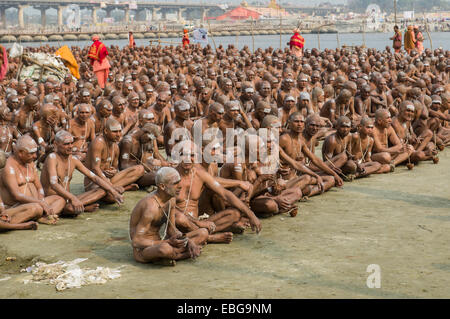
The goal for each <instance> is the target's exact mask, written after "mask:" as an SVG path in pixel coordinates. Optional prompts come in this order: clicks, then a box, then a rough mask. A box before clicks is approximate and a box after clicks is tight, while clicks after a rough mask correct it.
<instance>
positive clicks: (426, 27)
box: [423, 12, 433, 51]
mask: <svg viewBox="0 0 450 319" xmlns="http://www.w3.org/2000/svg"><path fill="white" fill-rule="evenodd" d="M423 21H424V22H425V31H426V32H427V35H428V39H430V48H431V51H433V40H432V39H431V34H430V31H429V30H428V21H427V20H426V18H425V12H423Z"/></svg>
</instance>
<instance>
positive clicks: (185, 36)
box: [182, 29, 190, 49]
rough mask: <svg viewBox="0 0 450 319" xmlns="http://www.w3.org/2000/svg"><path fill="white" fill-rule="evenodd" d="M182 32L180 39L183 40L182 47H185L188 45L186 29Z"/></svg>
mask: <svg viewBox="0 0 450 319" xmlns="http://www.w3.org/2000/svg"><path fill="white" fill-rule="evenodd" d="M183 32H184V35H183V40H182V41H183V49H185V48H186V47H188V46H189V43H190V41H189V34H188V30H186V29H184V30H183Z"/></svg>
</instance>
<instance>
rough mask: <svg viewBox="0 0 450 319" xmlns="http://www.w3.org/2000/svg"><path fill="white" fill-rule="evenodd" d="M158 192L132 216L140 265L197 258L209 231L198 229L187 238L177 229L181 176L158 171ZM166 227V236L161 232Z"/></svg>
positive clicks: (132, 233) (132, 234) (170, 170)
mask: <svg viewBox="0 0 450 319" xmlns="http://www.w3.org/2000/svg"><path fill="white" fill-rule="evenodd" d="M155 182H156V185H157V187H158V188H157V189H156V190H155V191H154V192H153V193H151V194H150V195H149V196H147V197H145V198H143V199H141V200H140V201H139V202H138V203H137V205H136V207H135V208H134V209H133V211H132V212H131V218H130V238H131V242H132V244H131V245H132V247H133V256H134V259H135V260H136V261H137V262H141V263H147V262H166V263H167V264H171V265H175V260H180V259H186V258H196V257H198V256H199V255H200V252H201V246H202V245H203V244H205V242H206V239H207V237H208V231H207V230H206V229H205V228H198V229H196V230H194V231H191V232H188V233H186V234H183V233H181V232H180V231H179V230H178V229H177V227H176V225H175V212H174V210H175V205H176V204H175V197H176V196H178V195H179V194H180V192H181V189H182V188H181V185H180V182H181V178H180V174H179V173H178V172H177V171H176V170H175V169H174V168H170V167H163V168H160V169H159V170H158V172H157V173H156V176H155ZM161 227H164V233H163V236H162V237H161V236H160V229H161Z"/></svg>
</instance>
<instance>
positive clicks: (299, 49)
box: [289, 28, 305, 58]
mask: <svg viewBox="0 0 450 319" xmlns="http://www.w3.org/2000/svg"><path fill="white" fill-rule="evenodd" d="M304 46H305V39H304V38H303V37H302V36H301V35H300V29H299V28H295V29H294V35H293V36H292V37H291V40H290V41H289V47H290V49H291V54H293V55H295V56H296V57H299V58H301V57H302V56H303V47H304Z"/></svg>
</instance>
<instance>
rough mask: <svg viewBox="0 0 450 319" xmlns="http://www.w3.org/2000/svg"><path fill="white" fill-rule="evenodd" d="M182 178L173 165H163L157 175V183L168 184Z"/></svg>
mask: <svg viewBox="0 0 450 319" xmlns="http://www.w3.org/2000/svg"><path fill="white" fill-rule="evenodd" d="M180 179H181V177H180V174H179V173H178V171H177V170H176V169H175V168H173V167H161V168H160V169H159V170H158V171H157V172H156V175H155V183H156V185H161V184H163V185H167V184H170V183H176V182H177V181H179V180H180Z"/></svg>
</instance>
